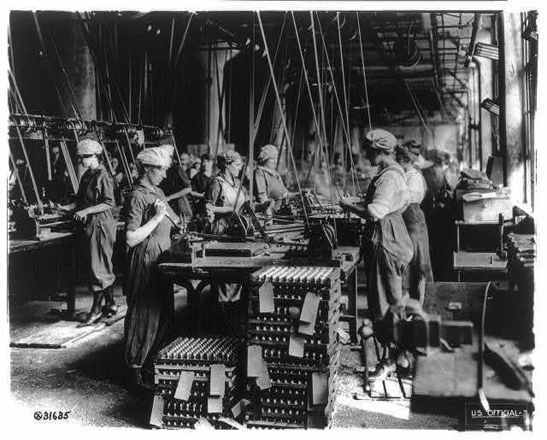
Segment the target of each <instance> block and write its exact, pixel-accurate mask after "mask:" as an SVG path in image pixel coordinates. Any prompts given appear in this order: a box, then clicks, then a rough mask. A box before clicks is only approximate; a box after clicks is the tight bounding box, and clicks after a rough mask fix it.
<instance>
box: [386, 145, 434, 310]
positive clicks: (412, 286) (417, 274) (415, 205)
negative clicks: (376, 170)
mask: <svg viewBox="0 0 547 440" xmlns="http://www.w3.org/2000/svg"><path fill="white" fill-rule="evenodd" d="M395 158H396V160H397V162H398V163H399V165H401V167H402V168H403V169H404V170H405V177H406V184H407V186H408V194H409V205H408V208H406V210H405V211H404V212H403V220H404V221H405V224H406V228H407V230H408V233H409V235H410V239H411V240H412V244H413V246H414V256H413V257H412V260H411V261H410V264H409V267H408V271H407V277H406V284H407V287H408V290H409V293H410V297H411V298H414V299H416V300H418V301H419V302H420V305H423V302H424V297H425V285H426V282H431V281H433V271H432V269H431V258H430V256H429V235H428V233H427V224H426V222H425V216H424V212H423V211H422V208H421V207H420V203H422V200H423V199H424V195H425V192H426V189H427V187H426V183H425V179H424V177H423V176H422V173H421V172H420V171H419V170H418V169H417V168H416V167H415V166H414V165H413V163H414V161H415V157H414V155H413V153H412V152H411V151H409V149H408V148H406V147H397V149H396V152H395Z"/></svg>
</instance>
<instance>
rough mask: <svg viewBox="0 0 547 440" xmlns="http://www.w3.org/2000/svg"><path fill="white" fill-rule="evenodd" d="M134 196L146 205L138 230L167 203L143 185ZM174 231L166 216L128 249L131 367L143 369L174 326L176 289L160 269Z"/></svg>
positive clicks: (127, 340)
mask: <svg viewBox="0 0 547 440" xmlns="http://www.w3.org/2000/svg"><path fill="white" fill-rule="evenodd" d="M131 197H140V198H142V200H143V201H144V204H145V208H144V209H143V210H142V211H140V212H139V214H140V216H141V222H140V225H139V227H140V226H143V225H145V224H146V223H148V222H149V221H150V219H151V218H152V217H153V216H154V215H155V213H156V208H155V207H154V203H155V201H156V200H158V199H159V200H162V201H163V202H166V200H165V195H164V194H163V192H161V190H159V189H151V188H148V187H145V186H144V185H140V184H137V185H136V187H135V189H134V191H133V193H132V195H131ZM128 202H129V203H128V207H131V206H132V204H131V201H130V200H129V201H128ZM128 209H131V208H128ZM167 210H168V212H169V215H171V216H173V215H174V212H173V211H172V210H171V208H170V207H168V208H167ZM171 228H172V225H171V222H170V221H169V220H168V219H167V218H166V217H164V218H163V219H162V221H161V222H160V223H159V224H158V226H156V228H155V229H154V230H153V231H152V232H151V233H150V235H148V237H146V238H145V239H144V240H143V241H142V242H140V243H139V244H137V245H136V246H134V247H132V248H129V249H128V255H127V260H128V261H127V263H128V269H127V276H126V279H125V283H124V294H125V295H126V301H127V312H126V316H125V323H124V335H125V360H126V362H127V364H128V365H129V366H130V367H142V366H143V365H144V364H145V363H150V362H151V361H152V359H151V354H154V353H156V352H157V351H158V350H159V349H160V348H161V345H162V344H164V343H165V339H166V338H167V335H168V334H169V333H170V330H171V327H172V324H173V314H174V305H173V304H174V303H173V301H174V299H173V290H172V289H173V286H172V283H171V282H170V281H169V280H168V279H167V278H166V277H164V276H162V275H161V273H160V271H159V269H158V264H159V262H160V260H161V258H162V256H163V255H164V253H165V252H166V251H167V250H168V249H169V248H170V246H171V238H170V232H171Z"/></svg>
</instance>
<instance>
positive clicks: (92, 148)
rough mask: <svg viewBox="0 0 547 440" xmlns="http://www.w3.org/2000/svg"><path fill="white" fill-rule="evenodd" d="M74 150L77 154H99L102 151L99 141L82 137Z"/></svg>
mask: <svg viewBox="0 0 547 440" xmlns="http://www.w3.org/2000/svg"><path fill="white" fill-rule="evenodd" d="M76 151H77V152H78V154H81V155H83V154H97V155H98V154H101V153H102V152H103V147H102V146H101V144H99V142H97V141H94V140H93V139H82V140H81V141H80V142H78V145H77V146H76Z"/></svg>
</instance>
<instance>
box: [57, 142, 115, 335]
mask: <svg viewBox="0 0 547 440" xmlns="http://www.w3.org/2000/svg"><path fill="white" fill-rule="evenodd" d="M76 149H77V154H78V161H79V162H80V164H81V165H82V167H83V168H84V169H85V171H84V173H83V174H82V177H81V179H80V185H79V188H78V194H77V195H76V203H73V204H71V205H66V206H64V207H63V208H64V209H75V210H76V212H75V213H74V219H75V220H77V221H78V222H79V223H80V224H81V225H82V231H81V232H82V234H81V236H80V238H81V245H82V257H83V267H84V268H86V269H87V278H88V283H89V288H90V289H91V291H92V292H93V304H92V306H91V310H90V311H89V313H88V314H87V316H86V317H85V319H84V324H86V325H89V324H93V323H95V322H96V321H98V320H99V319H100V318H101V316H102V315H103V313H104V314H106V315H112V314H115V313H116V312H117V307H116V304H115V302H114V295H113V291H112V286H113V284H114V281H115V280H116V277H115V275H114V269H113V267H112V252H113V249H114V242H115V240H116V221H115V220H114V217H113V215H112V207H113V206H114V204H115V203H114V182H113V179H112V177H111V176H110V174H108V172H107V171H106V169H105V168H104V166H102V164H101V162H100V160H99V155H100V154H101V153H102V151H103V148H102V146H101V144H99V143H98V142H97V141H95V140H93V139H82V140H81V141H80V142H78V145H77V147H76ZM103 298H104V299H105V300H106V305H105V307H104V309H103V308H102V307H101V306H102V301H103Z"/></svg>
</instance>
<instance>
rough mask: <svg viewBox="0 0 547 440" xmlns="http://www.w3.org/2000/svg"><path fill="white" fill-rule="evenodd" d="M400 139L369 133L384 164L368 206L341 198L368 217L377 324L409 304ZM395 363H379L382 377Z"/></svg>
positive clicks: (368, 144)
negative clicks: (397, 157) (397, 149)
mask: <svg viewBox="0 0 547 440" xmlns="http://www.w3.org/2000/svg"><path fill="white" fill-rule="evenodd" d="M396 144H397V140H396V138H395V136H393V135H392V134H391V133H389V132H388V131H385V130H381V129H376V130H371V131H369V132H368V133H367V135H366V140H365V148H366V150H367V156H368V157H369V159H370V161H371V163H372V165H377V166H378V168H379V170H378V174H377V175H376V176H375V177H374V178H373V179H372V181H371V182H370V185H369V187H368V190H367V193H366V196H365V200H364V204H363V206H358V205H353V204H351V203H349V202H347V201H346V200H342V201H341V202H340V205H341V206H342V208H344V209H347V210H349V211H351V212H354V213H355V214H357V215H359V216H360V217H362V218H364V219H366V220H367V221H368V228H367V232H366V233H365V237H364V242H363V246H364V249H363V250H364V261H365V267H366V275H367V284H368V289H367V299H368V307H369V310H370V312H371V315H372V319H373V321H374V323H375V324H376V323H378V322H379V321H381V320H382V319H383V318H384V317H385V316H386V314H387V312H388V310H389V309H390V306H399V305H403V304H404V297H403V275H404V271H405V269H406V267H407V265H408V263H409V262H410V260H411V259H412V254H413V245H412V241H411V240H410V237H409V235H408V231H407V229H406V226H405V223H404V220H403V217H402V212H403V211H404V210H405V209H406V207H407V205H408V189H407V185H406V180H405V172H404V171H403V169H402V168H401V167H400V166H399V165H398V164H397V162H396V161H395V155H394V151H395V145H396ZM385 342H386V343H388V342H389V341H385ZM391 354H392V356H393V357H394V356H396V355H397V353H391ZM394 369H395V365H394V363H393V362H392V358H390V359H388V360H387V361H386V362H382V363H380V365H378V368H377V369H376V373H375V377H376V378H380V377H382V376H384V375H385V374H388V373H389V372H390V371H394Z"/></svg>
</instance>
